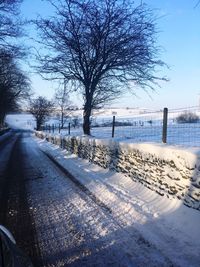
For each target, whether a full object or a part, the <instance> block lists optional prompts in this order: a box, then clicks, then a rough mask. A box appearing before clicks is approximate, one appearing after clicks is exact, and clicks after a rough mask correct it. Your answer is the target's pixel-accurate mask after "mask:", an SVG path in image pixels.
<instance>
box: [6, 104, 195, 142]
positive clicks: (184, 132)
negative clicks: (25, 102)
mask: <svg viewBox="0 0 200 267" xmlns="http://www.w3.org/2000/svg"><path fill="white" fill-rule="evenodd" d="M183 112H184V110H181V111H173V112H172V111H170V112H169V114H168V131H167V132H168V133H167V143H168V144H175V145H184V146H193V147H195V146H196V147H199V146H200V134H199V133H200V123H183V124H178V123H176V118H177V116H178V115H180V113H183ZM195 113H196V114H197V115H200V113H199V111H198V110H195ZM71 115H73V116H74V117H77V118H79V122H81V120H82V111H81V110H77V111H74V112H73V114H71ZM113 115H115V116H116V122H120V123H125V124H126V123H129V124H131V126H116V127H115V136H114V139H115V140H116V141H123V142H129V143H131V142H140V143H141V142H156V143H161V142H162V120H163V112H162V111H156V112H153V111H149V110H145V109H105V110H103V109H102V110H98V111H96V112H94V114H93V117H92V125H93V127H92V129H91V134H92V136H94V137H95V138H101V139H105V138H106V139H107V138H111V137H112V127H111V122H112V117H113ZM6 122H7V123H8V124H9V125H10V126H11V127H13V128H21V129H34V127H35V119H34V117H33V116H32V115H30V114H11V115H8V116H7V117H6ZM46 124H47V125H53V124H54V126H55V127H57V129H54V133H55V134H57V133H58V125H59V120H58V118H56V117H55V118H53V117H52V118H49V119H48V120H47V121H46ZM102 124H104V125H106V124H110V126H108V127H101V126H102ZM97 125H98V126H100V127H94V126H97ZM65 126H66V128H65V129H63V130H61V134H62V135H68V128H67V126H68V122H66V124H65ZM70 130H71V131H70V134H71V135H76V136H77V135H79V136H80V135H83V130H82V127H76V128H74V127H73V119H72V118H71V129H70ZM51 133H52V130H51Z"/></svg>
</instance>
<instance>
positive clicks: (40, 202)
mask: <svg viewBox="0 0 200 267" xmlns="http://www.w3.org/2000/svg"><path fill="white" fill-rule="evenodd" d="M0 224H3V225H5V226H6V227H8V228H9V229H10V230H11V232H12V233H13V234H14V236H15V239H16V241H17V244H18V246H19V247H20V248H22V249H23V250H24V251H25V252H26V254H27V255H29V257H30V258H31V260H32V262H33V264H34V265H35V266H37V267H40V266H41V267H42V266H45V267H46V266H48V267H53V266H56V267H59V266H172V264H171V262H170V261H169V260H168V259H167V258H166V257H165V256H163V255H162V253H161V252H160V251H158V249H156V248H155V247H153V246H152V245H151V244H149V243H148V242H147V241H146V240H145V239H144V238H143V237H142V236H141V235H140V234H139V233H137V231H133V230H132V228H131V230H130V231H129V229H123V228H122V227H121V226H120V225H119V224H118V223H117V221H116V219H114V218H112V212H111V211H110V210H109V209H107V208H106V207H104V206H103V205H102V203H99V202H98V197H97V198H95V197H94V196H92V195H90V193H89V192H87V190H85V189H84V188H82V187H81V185H80V184H77V183H76V181H73V179H71V178H70V177H67V174H66V173H64V172H63V171H62V170H61V169H60V168H58V166H56V164H54V163H53V162H52V160H51V159H49V158H48V157H47V156H46V155H45V154H44V153H43V152H42V151H41V150H40V149H39V147H38V145H37V144H36V143H35V142H34V140H33V139H32V137H31V135H30V133H28V132H20V131H18V132H17V131H16V132H14V133H13V134H12V136H11V137H10V138H9V139H7V140H6V141H5V142H2V143H0Z"/></svg>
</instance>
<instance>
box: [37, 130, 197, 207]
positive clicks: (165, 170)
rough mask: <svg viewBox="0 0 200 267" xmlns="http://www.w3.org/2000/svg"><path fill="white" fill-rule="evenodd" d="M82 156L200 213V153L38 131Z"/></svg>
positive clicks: (50, 140)
mask: <svg viewBox="0 0 200 267" xmlns="http://www.w3.org/2000/svg"><path fill="white" fill-rule="evenodd" d="M36 135H37V136H38V137H40V138H45V139H46V140H47V141H49V142H51V143H53V144H56V145H59V146H60V147H62V148H64V149H66V150H67V151H69V152H70V153H73V154H76V155H77V156H78V157H80V158H83V159H88V160H89V161H90V162H92V163H95V164H97V165H99V166H101V167H103V168H108V169H110V170H114V171H116V172H122V173H125V174H127V175H128V176H130V177H131V178H132V179H133V180H134V181H138V182H140V183H142V184H143V185H145V186H146V187H147V188H150V189H151V190H153V191H155V192H157V193H158V194H160V195H162V196H163V195H166V196H168V197H169V198H178V199H182V200H183V202H184V204H185V205H187V206H190V207H192V208H195V209H198V210H200V151H199V149H197V148H196V149H195V148H193V149H183V148H180V147H175V146H168V145H157V144H133V143H129V144H128V143H118V142H115V141H113V140H105V139H103V140H100V139H94V138H88V137H80V136H76V137H73V136H64V137H62V136H59V135H50V134H45V133H43V132H36Z"/></svg>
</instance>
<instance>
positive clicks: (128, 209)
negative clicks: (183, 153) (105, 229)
mask: <svg viewBox="0 0 200 267" xmlns="http://www.w3.org/2000/svg"><path fill="white" fill-rule="evenodd" d="M36 141H37V143H38V145H39V147H40V148H41V150H43V151H44V152H46V153H48V154H50V155H51V156H52V157H53V158H54V159H55V160H56V161H58V162H59V164H61V165H62V166H63V167H64V168H66V169H67V170H68V172H70V173H71V174H72V175H73V176H75V177H76V179H78V180H79V181H80V182H81V183H82V184H83V185H84V186H86V187H87V188H88V189H89V190H90V191H91V192H92V193H93V194H95V195H96V196H98V198H99V199H100V200H101V201H102V202H103V203H105V205H107V206H108V207H109V208H110V209H111V210H112V215H113V216H114V218H115V219H116V220H117V221H118V223H119V224H120V225H121V227H123V228H128V227H130V226H132V225H133V226H134V227H135V228H136V229H137V230H139V231H140V232H141V233H142V234H143V236H144V238H145V239H147V240H148V241H149V242H150V243H152V244H154V245H156V246H157V247H158V248H159V249H160V250H162V251H163V252H164V253H165V255H166V256H168V257H169V258H170V259H171V261H172V262H173V263H174V264H178V265H179V266H185V267H186V266H199V262H200V257H199V251H200V239H199V236H200V228H199V223H200V213H199V211H197V210H194V209H191V208H188V207H186V206H185V205H183V203H182V201H181V200H178V199H169V198H168V197H167V196H162V197H161V196H159V195H158V194H156V193H155V192H153V191H152V190H150V189H148V188H146V187H145V186H143V185H142V184H141V183H138V182H134V181H133V180H132V179H131V178H130V177H128V176H127V175H124V174H122V173H116V172H113V171H110V170H108V169H104V168H101V167H99V166H97V165H94V164H92V163H90V162H88V160H83V159H80V158H78V157H77V156H76V155H74V154H70V153H69V152H67V151H66V150H61V149H60V148H59V147H58V146H55V145H52V144H50V143H47V142H46V141H44V140H41V139H37V138H36ZM141 253H142V251H141Z"/></svg>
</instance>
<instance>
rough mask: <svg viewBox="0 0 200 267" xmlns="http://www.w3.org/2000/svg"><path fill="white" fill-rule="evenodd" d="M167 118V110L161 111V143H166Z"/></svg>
mask: <svg viewBox="0 0 200 267" xmlns="http://www.w3.org/2000/svg"><path fill="white" fill-rule="evenodd" d="M167 117H168V108H164V110H163V131H162V142H163V143H165V144H166V143H167Z"/></svg>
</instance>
